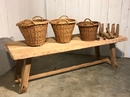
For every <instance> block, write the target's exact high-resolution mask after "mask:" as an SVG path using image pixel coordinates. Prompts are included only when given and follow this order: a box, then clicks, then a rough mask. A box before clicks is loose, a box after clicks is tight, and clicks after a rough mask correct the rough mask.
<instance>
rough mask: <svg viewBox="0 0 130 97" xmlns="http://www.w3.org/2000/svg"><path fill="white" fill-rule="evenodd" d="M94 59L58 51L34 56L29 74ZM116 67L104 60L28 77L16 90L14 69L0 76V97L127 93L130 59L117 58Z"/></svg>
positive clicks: (126, 96)
mask: <svg viewBox="0 0 130 97" xmlns="http://www.w3.org/2000/svg"><path fill="white" fill-rule="evenodd" d="M92 60H94V56H88V55H80V54H70V53H60V54H54V55H48V56H44V57H39V58H35V59H33V61H32V68H31V74H36V73H40V72H46V71H51V70H55V69H59V68H64V67H68V66H70V65H78V64H80V63H84V62H88V61H92ZM117 63H118V68H117V69H112V68H111V66H110V65H108V64H107V63H103V64H99V65H95V66H91V67H86V68H83V69H78V70H74V71H70V72H66V73H62V74H58V75H53V76H49V77H45V78H41V79H36V80H33V81H29V87H28V91H27V93H24V94H19V93H18V89H19V85H18V84H15V83H14V80H13V78H14V69H12V70H10V71H8V72H7V73H6V74H4V75H3V76H1V77H0V97H130V59H127V58H118V59H117Z"/></svg>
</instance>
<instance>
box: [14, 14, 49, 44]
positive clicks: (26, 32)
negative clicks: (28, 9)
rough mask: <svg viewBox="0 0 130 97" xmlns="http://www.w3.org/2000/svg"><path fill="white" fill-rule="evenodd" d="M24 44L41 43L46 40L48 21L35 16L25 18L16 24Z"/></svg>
mask: <svg viewBox="0 0 130 97" xmlns="http://www.w3.org/2000/svg"><path fill="white" fill-rule="evenodd" d="M16 25H17V26H18V27H19V29H20V31H21V33H22V35H23V37H24V38H25V41H26V44H27V45H29V46H40V45H43V44H44V42H45V40H46V33H47V26H48V21H47V20H46V19H43V18H42V17H40V16H35V17H33V18H32V20H29V19H26V20H24V21H21V22H19V23H17V24H16Z"/></svg>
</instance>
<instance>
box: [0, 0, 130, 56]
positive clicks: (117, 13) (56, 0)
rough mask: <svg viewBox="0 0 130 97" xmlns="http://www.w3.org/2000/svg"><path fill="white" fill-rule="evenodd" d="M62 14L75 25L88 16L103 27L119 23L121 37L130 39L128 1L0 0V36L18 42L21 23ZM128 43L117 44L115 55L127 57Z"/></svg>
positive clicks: (129, 48)
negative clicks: (75, 21) (71, 19)
mask: <svg viewBox="0 0 130 97" xmlns="http://www.w3.org/2000/svg"><path fill="white" fill-rule="evenodd" d="M64 14H65V15H67V16H69V17H70V18H74V19H76V20H77V21H78V22H79V21H83V20H84V19H85V18H87V17H89V18H90V19H92V20H96V21H100V22H101V23H104V24H105V25H106V24H107V23H110V24H112V23H115V24H118V23H119V24H120V35H123V36H127V37H128V38H129V37H130V33H129V32H130V0H0V37H11V36H13V37H14V39H15V40H21V39H23V36H22V35H21V33H20V31H19V29H18V27H16V23H17V22H19V21H20V20H24V19H27V18H29V19H31V18H32V17H33V16H37V15H40V16H42V17H44V18H47V19H49V20H52V19H55V18H59V17H60V16H61V15H64ZM76 33H79V31H78V27H77V26H75V29H74V32H73V34H76ZM50 36H54V33H53V31H52V28H51V25H49V27H48V37H50ZM129 44H130V40H129V39H128V41H126V42H121V43H117V52H118V53H117V55H118V56H125V57H130V45H129ZM104 48H105V49H106V50H107V48H106V47H104ZM104 48H101V49H103V50H104ZM82 53H84V52H82ZM105 53H106V51H105V52H104V54H105ZM122 53H124V54H123V55H122ZM106 54H107V53H106Z"/></svg>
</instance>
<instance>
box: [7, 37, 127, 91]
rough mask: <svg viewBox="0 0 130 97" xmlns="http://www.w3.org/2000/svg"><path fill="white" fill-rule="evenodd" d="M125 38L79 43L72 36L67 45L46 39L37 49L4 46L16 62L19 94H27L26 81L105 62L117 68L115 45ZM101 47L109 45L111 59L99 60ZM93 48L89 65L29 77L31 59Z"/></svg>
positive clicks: (15, 44)
mask: <svg viewBox="0 0 130 97" xmlns="http://www.w3.org/2000/svg"><path fill="white" fill-rule="evenodd" d="M126 40H127V38H126V37H123V36H119V37H118V38H114V39H106V40H103V39H100V40H95V41H81V39H80V37H79V36H78V35H75V36H73V38H72V40H71V41H70V42H69V43H64V44H61V43H57V42H56V41H55V39H54V38H47V40H46V42H45V44H44V45H42V46H39V47H30V46H27V45H26V43H25V41H15V42H9V43H7V44H6V46H7V48H8V51H9V53H10V55H11V57H12V59H13V60H17V63H16V72H15V82H19V83H20V84H21V85H20V89H19V93H24V92H27V87H28V81H29V80H33V79H36V78H40V77H45V76H49V75H53V74H58V73H61V72H66V71H70V70H74V69H78V68H83V67H86V66H90V65H96V64H99V63H103V62H107V63H109V64H111V65H112V67H113V68H115V67H117V62H116V52H115V43H116V42H121V41H126ZM102 45H110V53H111V59H110V60H109V59H108V58H100V50H99V49H100V48H99V47H100V46H102ZM90 47H95V51H96V57H97V60H95V61H93V62H89V63H84V64H79V65H77V66H72V67H68V68H63V69H60V70H55V71H50V72H46V73H40V74H36V75H32V76H29V74H30V67H31V59H32V58H33V57H38V56H43V55H48V54H54V53H60V52H66V51H71V50H78V49H84V48H90Z"/></svg>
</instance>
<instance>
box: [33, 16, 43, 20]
mask: <svg viewBox="0 0 130 97" xmlns="http://www.w3.org/2000/svg"><path fill="white" fill-rule="evenodd" d="M36 18H40V20H44V19H43V18H42V17H41V16H35V17H33V18H32V21H34V20H36Z"/></svg>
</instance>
